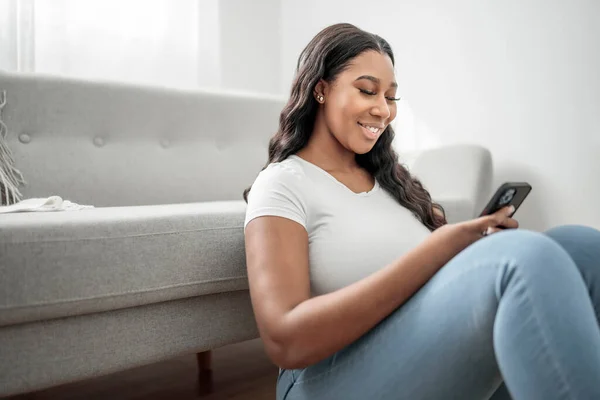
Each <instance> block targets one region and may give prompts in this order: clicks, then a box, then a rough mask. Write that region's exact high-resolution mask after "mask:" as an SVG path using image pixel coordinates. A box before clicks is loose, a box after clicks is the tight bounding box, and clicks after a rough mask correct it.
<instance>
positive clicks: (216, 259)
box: [0, 201, 248, 326]
mask: <svg viewBox="0 0 600 400" xmlns="http://www.w3.org/2000/svg"><path fill="white" fill-rule="evenodd" d="M245 209H246V205H245V203H244V202H243V201H225V202H205V203H189V204H171V205H155V206H133V207H106V208H93V209H85V210H81V211H67V212H62V211H59V212H45V213H39V212H35V213H18V214H4V215H2V217H1V218H0V276H2V283H0V285H1V286H2V296H0V326H2V325H10V324H16V323H23V322H29V321H35V320H42V319H50V318H58V317H65V316H72V315H81V314H87V313H92V312H101V311H106V310H114V309H119V308H127V307H134V306H139V305H143V304H150V303H158V302H163V301H169V300H174V299H181V298H188V297H194V296H201V295H208V294H213V293H220V292H227V291H234V290H245V289H247V287H248V285H247V277H246V271H245V253H244V233H243V224H244V216H245Z"/></svg>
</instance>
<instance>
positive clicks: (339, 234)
mask: <svg viewBox="0 0 600 400" xmlns="http://www.w3.org/2000/svg"><path fill="white" fill-rule="evenodd" d="M267 215H271V216H279V217H284V218H289V219H291V220H293V221H296V222H297V223H299V224H300V225H302V226H303V227H304V228H305V229H306V231H307V233H308V249H309V264H310V265H309V267H310V282H311V292H312V294H313V295H320V294H325V293H329V292H332V291H335V290H337V289H340V288H342V287H344V286H347V285H349V284H351V283H353V282H356V281H358V280H360V279H362V278H364V277H366V276H368V275H370V274H372V273H373V272H375V271H377V270H379V269H381V268H383V267H385V266H386V265H388V264H389V263H391V262H392V261H394V260H395V259H397V258H398V257H399V256H401V255H402V254H404V253H406V252H407V251H409V250H410V249H412V248H414V247H415V246H417V245H418V244H419V243H420V242H422V241H423V240H424V239H425V238H426V237H427V236H428V235H429V234H430V231H429V230H428V229H427V228H426V227H425V225H423V224H422V223H421V222H420V221H419V220H418V219H417V218H416V217H415V216H414V215H413V214H412V213H411V212H410V211H409V210H408V209H406V208H404V207H403V206H401V205H400V204H399V203H398V202H397V201H396V200H395V199H394V198H393V197H392V196H391V195H390V194H389V193H388V192H387V191H386V190H384V189H383V188H381V187H380V186H379V183H378V182H377V181H375V186H374V187H373V189H371V190H370V191H368V192H362V193H355V192H353V191H352V190H350V189H349V188H348V187H346V186H345V185H344V184H342V183H341V182H339V181H338V180H337V179H335V178H334V177H333V176H332V175H331V174H329V173H328V172H326V171H325V170H323V169H321V168H320V167H317V166H316V165H314V164H312V163H310V162H308V161H305V160H304V159H302V158H300V157H298V156H296V155H292V156H290V157H288V158H287V159H286V160H284V161H282V162H279V163H272V164H270V165H269V166H268V167H267V168H265V169H264V170H263V171H261V173H260V174H259V175H258V177H257V178H256V180H255V182H254V184H253V185H252V189H251V190H250V194H249V195H248V206H247V209H246V220H245V223H244V227H245V226H246V225H247V224H248V223H249V222H250V221H251V220H253V219H254V218H257V217H261V216H267Z"/></svg>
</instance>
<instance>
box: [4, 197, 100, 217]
mask: <svg viewBox="0 0 600 400" xmlns="http://www.w3.org/2000/svg"><path fill="white" fill-rule="evenodd" d="M86 208H94V206H88V205H81V204H77V203H73V202H71V201H69V200H63V199H62V198H61V197H60V196H50V197H46V198H32V199H25V200H21V201H20V202H18V203H16V204H11V205H9V206H1V207H0V214H6V213H15V212H31V211H36V212H44V211H78V210H83V209H86Z"/></svg>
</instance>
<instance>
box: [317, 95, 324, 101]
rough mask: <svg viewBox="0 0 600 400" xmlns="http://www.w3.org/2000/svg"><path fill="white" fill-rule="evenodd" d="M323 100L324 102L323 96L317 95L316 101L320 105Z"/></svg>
mask: <svg viewBox="0 0 600 400" xmlns="http://www.w3.org/2000/svg"><path fill="white" fill-rule="evenodd" d="M323 100H325V98H324V97H323V96H321V95H317V101H318V102H319V103H322V102H323Z"/></svg>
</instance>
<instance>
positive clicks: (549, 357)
mask: <svg viewBox="0 0 600 400" xmlns="http://www.w3.org/2000/svg"><path fill="white" fill-rule="evenodd" d="M599 310H600V232H599V231H597V230H594V229H592V228H588V227H583V226H561V227H558V228H554V229H552V230H550V231H548V232H545V233H544V234H542V233H535V232H531V231H525V230H510V231H504V232H500V233H496V234H493V235H490V236H488V237H486V238H484V239H481V240H479V241H478V242H476V243H474V244H473V245H471V246H469V247H468V248H466V249H465V250H463V251H462V252H461V253H460V254H458V255H457V256H456V257H454V258H453V259H452V260H451V261H450V262H448V264H446V265H445V266H444V267H443V268H442V269H441V270H440V271H439V272H438V273H437V274H436V275H434V276H433V277H432V278H431V280H430V281H429V282H428V283H427V284H426V285H425V286H423V287H422V288H421V290H419V291H418V292H417V293H415V294H414V295H413V296H412V297H411V298H410V299H409V300H408V301H407V302H406V303H405V304H404V305H403V306H402V307H400V308H398V309H397V310H396V311H394V312H393V313H392V314H391V315H389V316H388V317H387V318H386V319H384V320H383V321H381V323H379V324H378V325H377V326H375V327H374V328H373V329H371V330H370V331H369V332H367V333H366V334H365V335H363V336H362V337H361V338H359V339H358V340H357V341H355V342H354V343H352V344H351V345H349V346H347V347H346V348H344V349H343V350H341V351H339V352H337V353H336V354H334V355H333V356H331V357H329V358H327V359H325V360H323V361H321V362H319V363H317V364H315V365H312V366H310V367H308V368H304V369H299V370H281V371H280V374H279V378H278V380H277V399H279V400H283V399H286V400H296V399H302V400H304V399H306V400H309V399H310V400H319V399H333V400H337V399H344V400H352V399H361V400H364V399H368V400H377V399H386V400H387V399H410V400H420V399H426V400H429V399H432V400H436V399H444V400H446V399H460V400H470V399H474V400H480V399H481V400H483V399H493V400H501V399H511V396H512V398H513V399H515V400H535V399H540V400H553V399H582V400H590V399H600V329H599V325H598V315H599V314H598V311H599ZM509 393H510V394H509Z"/></svg>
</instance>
